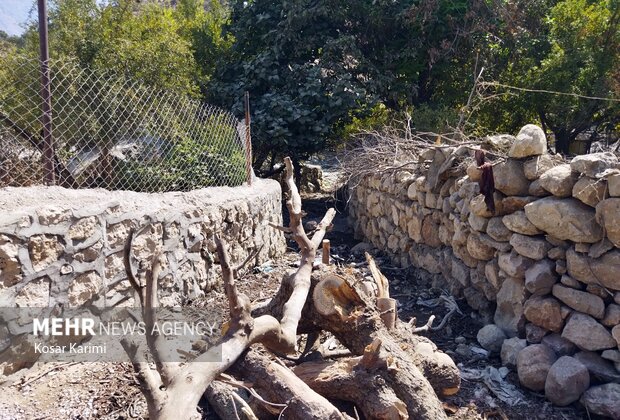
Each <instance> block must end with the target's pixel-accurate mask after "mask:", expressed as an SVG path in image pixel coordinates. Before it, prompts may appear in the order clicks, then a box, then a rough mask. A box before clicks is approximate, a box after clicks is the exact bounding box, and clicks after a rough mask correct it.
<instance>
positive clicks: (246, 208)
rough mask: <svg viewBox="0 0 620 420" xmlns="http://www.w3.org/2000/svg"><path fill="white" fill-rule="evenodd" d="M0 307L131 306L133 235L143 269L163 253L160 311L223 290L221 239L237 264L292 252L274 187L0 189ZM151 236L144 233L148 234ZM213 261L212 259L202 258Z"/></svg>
mask: <svg viewBox="0 0 620 420" xmlns="http://www.w3.org/2000/svg"><path fill="white" fill-rule="evenodd" d="M0 208H2V214H0V306H3V307H14V306H17V307H23V306H51V305H55V304H57V303H62V304H65V305H68V306H71V307H75V306H80V305H83V304H87V303H88V304H94V305H97V306H112V305H114V304H116V303H118V302H120V301H121V300H125V299H127V298H129V300H126V301H125V303H124V304H126V305H130V304H132V299H131V296H132V295H133V294H132V293H131V287H130V285H129V282H128V281H127V278H126V272H125V264H124V259H123V249H124V247H125V245H126V243H127V241H128V237H129V233H130V231H131V230H132V229H133V230H134V231H136V232H137V236H136V238H135V240H134V246H133V255H134V256H135V258H136V259H137V263H136V266H142V268H143V267H144V265H145V264H148V263H149V261H150V259H149V257H150V256H151V255H152V254H153V252H154V251H155V249H156V248H160V249H161V250H162V251H163V252H164V253H165V261H166V263H165V264H164V267H163V271H162V273H161V277H160V285H161V286H160V287H161V290H162V299H161V300H162V304H164V305H180V304H182V303H183V301H184V300H185V299H187V298H194V297H197V296H200V295H204V293H205V292H207V291H209V290H210V289H211V288H212V287H213V286H214V285H215V284H216V283H217V279H218V276H217V269H218V266H217V264H216V263H214V254H215V252H214V251H215V243H214V241H213V238H214V233H219V234H220V235H221V236H222V238H223V239H224V240H225V241H226V243H227V244H228V246H229V250H230V254H231V259H232V261H233V263H235V262H241V261H243V260H244V259H245V258H246V257H247V256H248V253H249V252H251V251H253V250H256V249H259V248H260V252H259V253H258V255H257V257H256V263H261V262H264V261H266V260H267V259H270V258H274V257H277V256H279V255H280V254H282V253H283V252H284V251H285V241H284V237H283V235H282V234H281V233H280V232H278V231H276V230H275V229H272V228H270V227H269V226H267V222H268V221H273V222H275V223H277V224H281V223H282V212H281V189H280V186H279V184H278V183H277V182H276V181H272V180H257V181H256V182H255V184H254V185H253V186H252V187H251V188H249V187H236V188H226V187H222V188H207V189H203V190H197V191H192V192H188V193H163V194H144V193H134V192H126V191H118V192H110V191H105V190H67V189H64V188H60V187H31V188H4V189H1V190H0ZM145 226H146V228H143V227H145ZM203 256H204V257H206V258H203Z"/></svg>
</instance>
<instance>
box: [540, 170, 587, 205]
mask: <svg viewBox="0 0 620 420" xmlns="http://www.w3.org/2000/svg"><path fill="white" fill-rule="evenodd" d="M577 178H579V174H578V173H576V172H573V171H571V169H570V165H569V164H567V163H566V164H563V165H559V166H555V167H553V168H551V169H549V170H548V171H547V172H545V173H544V174H542V175H541V176H540V178H539V181H540V185H541V186H542V187H543V188H544V189H546V190H547V191H549V192H550V193H551V194H553V195H554V196H556V197H562V198H563V197H570V196H571V194H572V193H573V187H574V186H575V183H576V182H577Z"/></svg>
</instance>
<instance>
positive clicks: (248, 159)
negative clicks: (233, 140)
mask: <svg viewBox="0 0 620 420" xmlns="http://www.w3.org/2000/svg"><path fill="white" fill-rule="evenodd" d="M244 108H245V172H246V177H247V180H248V185H250V186H252V133H251V132H250V123H251V121H250V92H248V91H246V92H245V98H244Z"/></svg>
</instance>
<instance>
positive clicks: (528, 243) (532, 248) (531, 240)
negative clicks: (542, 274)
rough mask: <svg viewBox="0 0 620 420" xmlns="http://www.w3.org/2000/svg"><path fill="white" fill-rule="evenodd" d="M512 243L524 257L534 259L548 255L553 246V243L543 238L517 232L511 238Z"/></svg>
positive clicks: (540, 258)
mask: <svg viewBox="0 0 620 420" xmlns="http://www.w3.org/2000/svg"><path fill="white" fill-rule="evenodd" d="M510 245H512V246H513V248H514V250H515V251H516V252H517V253H519V255H523V256H524V257H527V258H531V259H533V260H542V259H543V258H545V257H546V256H547V252H548V251H549V250H550V249H551V248H552V246H551V244H550V243H549V242H547V241H545V240H544V239H542V238H535V237H532V236H526V235H521V234H518V233H515V234H514V235H512V237H511V238H510Z"/></svg>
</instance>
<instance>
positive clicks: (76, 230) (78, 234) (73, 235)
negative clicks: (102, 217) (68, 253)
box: [67, 216, 101, 241]
mask: <svg viewBox="0 0 620 420" xmlns="http://www.w3.org/2000/svg"><path fill="white" fill-rule="evenodd" d="M100 228H101V226H100V224H99V219H97V217H95V216H91V217H86V218H84V219H80V220H78V221H77V222H75V223H74V224H73V225H71V227H70V228H69V231H68V232H67V237H68V238H69V239H72V240H74V241H83V240H85V239H88V238H90V237H91V236H93V235H94V234H95V232H97V230H98V229H100Z"/></svg>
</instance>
